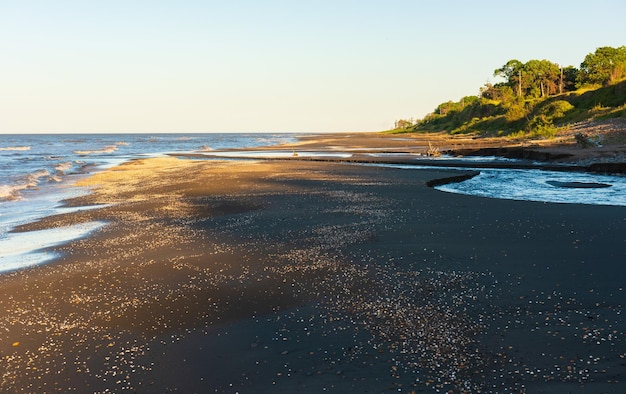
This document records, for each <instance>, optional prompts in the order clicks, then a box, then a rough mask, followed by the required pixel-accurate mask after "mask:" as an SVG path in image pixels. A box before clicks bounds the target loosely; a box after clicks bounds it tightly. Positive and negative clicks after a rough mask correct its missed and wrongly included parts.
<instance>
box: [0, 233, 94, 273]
mask: <svg viewBox="0 0 626 394" xmlns="http://www.w3.org/2000/svg"><path fill="white" fill-rule="evenodd" d="M104 225H105V223H104V222H89V223H82V224H76V225H73V226H67V227H59V228H54V229H47V230H37V231H28V232H24V233H6V234H4V235H3V236H2V238H0V272H7V271H14V270H18V269H22V268H26V267H30V266H33V265H37V264H42V263H45V262H46V261H49V260H51V259H54V258H55V257H57V255H56V254H54V253H50V252H44V251H41V250H42V249H45V248H50V247H53V246H57V245H60V244H63V243H66V242H69V241H71V240H75V239H79V238H82V237H85V236H87V235H89V234H90V233H92V232H94V231H96V230H98V229H100V228H102V227H103V226H104Z"/></svg>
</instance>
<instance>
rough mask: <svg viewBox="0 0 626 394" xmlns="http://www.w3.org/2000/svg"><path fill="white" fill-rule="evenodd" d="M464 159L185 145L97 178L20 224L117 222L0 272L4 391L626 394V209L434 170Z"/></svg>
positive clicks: (0, 386)
mask: <svg viewBox="0 0 626 394" xmlns="http://www.w3.org/2000/svg"><path fill="white" fill-rule="evenodd" d="M333 138H335V137H333ZM350 141H351V143H354V144H357V142H355V141H356V140H353V139H351V140H350ZM396 141H398V143H400V144H402V143H403V141H402V140H396ZM319 144H321V145H325V146H328V145H329V142H328V141H323V142H321V143H318V147H319V146H320V145H319ZM333 144H334V143H333ZM371 144H372V142H371V141H370V145H363V146H365V147H366V148H367V147H369V148H371V147H373V145H371ZM344 148H348V149H351V148H357V146H351V147H344ZM387 148H389V147H387ZM387 148H385V149H387ZM459 175H463V172H459V171H451V170H445V169H441V170H419V171H418V170H406V169H393V168H382V167H371V166H359V165H354V164H345V163H332V162H318V161H307V160H263V161H231V160H189V159H177V158H156V159H145V160H136V161H133V162H130V163H127V164H124V165H121V166H119V167H116V168H113V169H111V170H108V171H106V172H104V173H100V174H95V175H94V176H92V177H90V178H88V179H85V180H83V181H82V185H86V186H90V187H93V188H94V191H93V193H92V194H91V195H88V196H85V197H81V198H78V199H75V200H71V201H68V204H69V205H77V206H80V205H90V204H111V205H109V206H107V207H104V208H100V209H94V210H86V211H81V212H76V213H72V214H68V215H59V216H55V217H50V218H47V219H44V220H41V221H39V222H37V223H33V224H29V225H27V226H23V227H22V228H20V229H19V230H20V231H28V230H33V229H42V228H51V227H58V226H63V225H70V224H76V223H82V222H90V221H96V220H97V221H106V222H108V225H107V226H105V227H104V228H103V229H101V230H100V231H99V232H98V233H97V234H94V235H93V236H91V237H89V238H86V239H82V240H77V241H74V242H71V243H69V244H67V245H63V246H59V247H56V248H54V250H55V251H56V252H59V253H62V257H60V258H59V259H58V260H56V261H53V262H51V263H48V264H45V265H41V266H38V267H34V268H30V269H25V270H22V271H17V272H13V273H9V274H4V275H2V276H1V277H0V354H1V356H2V380H1V382H0V389H1V391H7V392H14V391H16V392H44V391H45V392H52V391H60V392H67V391H72V390H74V391H78V392H106V391H111V392H122V391H126V390H128V391H137V392H171V391H179V392H226V393H229V392H232V393H234V392H241V393H250V392H255V393H265V392H267V393H273V392H294V391H300V392H323V391H327V392H370V393H380V392H392V391H393V392H399V391H400V392H437V391H439V392H454V393H460V392H528V393H562V392H570V393H599V392H607V393H619V392H624V391H626V379H625V374H626V344H625V341H626V321H625V320H624V315H623V313H622V310H623V308H624V300H626V294H625V292H624V283H625V282H626V266H625V265H624V264H623V261H624V257H626V236H625V234H626V210H625V209H624V208H623V207H610V206H590V205H573V204H547V203H534V202H523V201H506V200H495V199H486V198H480V197H472V196H464V195H456V194H448V193H443V192H439V191H437V190H434V189H432V188H430V187H428V186H427V184H428V183H429V182H431V181H433V180H438V179H442V178H446V177H452V176H459Z"/></svg>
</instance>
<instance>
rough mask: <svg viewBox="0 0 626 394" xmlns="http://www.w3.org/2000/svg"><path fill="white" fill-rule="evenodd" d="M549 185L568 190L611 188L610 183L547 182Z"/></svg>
mask: <svg viewBox="0 0 626 394" xmlns="http://www.w3.org/2000/svg"><path fill="white" fill-rule="evenodd" d="M546 183H547V184H548V185H552V186H554V187H563V188H567V189H598V188H603V187H611V185H609V184H608V183H597V182H561V181H546Z"/></svg>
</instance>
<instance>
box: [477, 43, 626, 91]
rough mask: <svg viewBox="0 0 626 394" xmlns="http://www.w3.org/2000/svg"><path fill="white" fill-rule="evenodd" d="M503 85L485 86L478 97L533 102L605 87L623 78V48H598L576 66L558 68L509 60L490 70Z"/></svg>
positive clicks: (625, 73) (625, 53) (625, 60)
mask: <svg viewBox="0 0 626 394" xmlns="http://www.w3.org/2000/svg"><path fill="white" fill-rule="evenodd" d="M494 76H496V77H501V78H503V79H504V82H500V83H497V84H495V85H492V84H486V85H485V86H484V87H483V88H482V89H481V92H480V93H481V96H482V97H484V98H487V99H492V100H503V99H506V98H508V97H512V96H514V97H521V98H524V99H533V98H539V97H547V96H551V95H555V94H562V93H566V92H571V91H574V90H576V89H579V88H584V87H588V86H596V87H597V86H607V85H610V84H612V83H615V82H617V81H620V80H621V79H623V78H624V77H626V46H621V47H618V48H612V47H600V48H598V49H596V51H595V52H593V53H590V54H588V55H587V56H586V57H585V59H584V61H583V62H582V63H581V64H580V68H575V67H573V66H567V67H561V66H559V65H558V64H556V63H553V62H551V61H549V60H535V59H533V60H529V61H527V62H526V63H522V62H520V61H519V60H516V59H512V60H509V61H508V62H507V63H506V64H504V65H503V66H502V67H500V68H498V69H496V70H495V71H494Z"/></svg>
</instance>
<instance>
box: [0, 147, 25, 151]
mask: <svg viewBox="0 0 626 394" xmlns="http://www.w3.org/2000/svg"><path fill="white" fill-rule="evenodd" d="M0 150H3V151H25V150H30V146H7V147H5V148H0Z"/></svg>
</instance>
